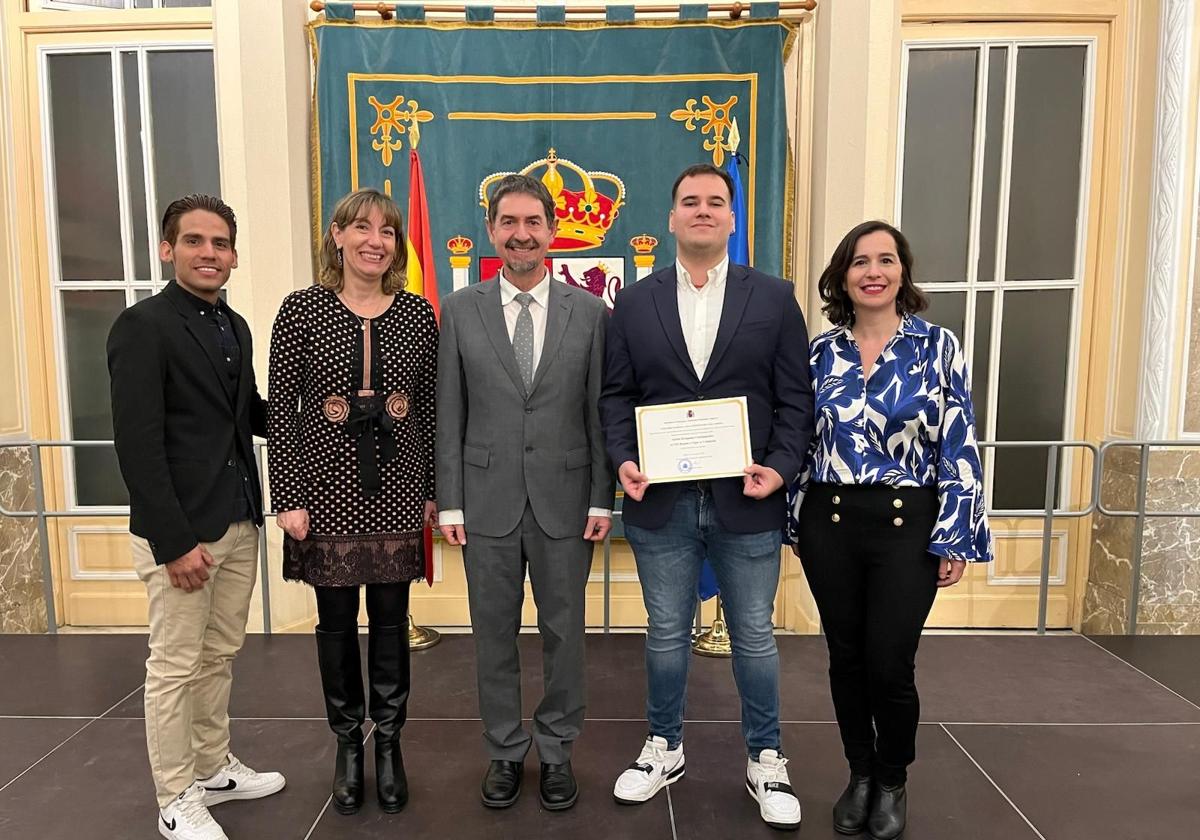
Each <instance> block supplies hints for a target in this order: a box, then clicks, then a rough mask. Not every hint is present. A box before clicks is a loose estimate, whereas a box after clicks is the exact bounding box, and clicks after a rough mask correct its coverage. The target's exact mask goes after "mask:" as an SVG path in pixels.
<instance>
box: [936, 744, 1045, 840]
mask: <svg viewBox="0 0 1200 840" xmlns="http://www.w3.org/2000/svg"><path fill="white" fill-rule="evenodd" d="M938 725H939V726H940V727H941V728H942V731H943V732H945V733H946V734H947V735H948V736H949V737H950V740H951V741H953V742H954V744H955V746H957V747H958V748H959V749H960V750H962V753H963V755H965V756H966V757H967V758H968V759H970V761H971V763H972V764H974V765H975V769H977V770H978V771H979V772H980V773H982V774H983V777H984V778H985V779H987V780H988V781H989V782H991V785H992V787H994V788H995V789H996V792H997V793H999V794H1000V795H1001V796H1003V797H1004V801H1005V802H1007V803H1008V804H1009V805H1011V806H1012V809H1013V810H1014V811H1016V812H1017V816H1018V817H1020V818H1021V819H1022V820H1024V821H1025V824H1026V825H1027V826H1029V828H1030V830H1031V831H1033V833H1034V834H1036V835H1037V836H1038V837H1039V838H1040V840H1046V837H1045V835H1043V834H1042V832H1040V831H1038V829H1037V826H1035V825H1034V824H1033V823H1032V822H1031V821H1030V819H1029V817H1027V816H1025V812H1024V811H1022V810H1021V809H1020V808H1018V807H1017V803H1015V802H1013V801H1012V799H1011V798H1010V797H1009V795H1008V794H1007V793H1005V792H1004V788H1002V787H1000V785H999V784H998V783H997V782H996V780H995V779H993V778H992V777H991V775H990V774H989V773H988V771H986V770H984V769H983V765H981V764H980V763H979V762H978V761H976V760H975V756H973V755H971V753H969V752H968V751H967V748H966V747H964V746H963V745H962V743H961V742H960V741H959V740H958V739H957V738H955V737H954V733H953V732H951V731H950V730H949V729H947V728H946V725H945V724H944V723H941V724H938Z"/></svg>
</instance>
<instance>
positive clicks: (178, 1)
mask: <svg viewBox="0 0 1200 840" xmlns="http://www.w3.org/2000/svg"><path fill="white" fill-rule="evenodd" d="M211 5H212V0H163V2H162V6H163V8H164V9H178V8H182V7H184V6H211Z"/></svg>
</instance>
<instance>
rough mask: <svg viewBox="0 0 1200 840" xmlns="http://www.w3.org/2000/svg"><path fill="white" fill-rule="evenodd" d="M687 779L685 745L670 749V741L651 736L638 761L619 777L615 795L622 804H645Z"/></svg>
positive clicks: (614, 789) (614, 790)
mask: <svg viewBox="0 0 1200 840" xmlns="http://www.w3.org/2000/svg"><path fill="white" fill-rule="evenodd" d="M682 778H683V744H682V743H680V745H679V746H678V747H676V748H675V749H673V750H669V749H667V739H666V738H660V737H658V736H657V735H651V736H650V737H649V738H647V739H646V743H645V744H644V745H643V746H642V752H641V754H640V755H639V756H638V757H637V761H635V762H633V764H631V765H629V769H628V770H626V771H625V772H624V773H622V774H621V775H620V776H618V777H617V783H616V784H615V785H614V786H613V796H614V797H615V798H616V800H617V801H618V802H620V803H621V804H622V805H636V804H637V803H639V802H645V801H646V800H647V799H650V798H651V797H653V796H654V794H656V793H658V792H659V791H660V790H662V789H663V788H665V787H666V786H667V785H669V784H671V783H672V782H677V781H679V780H680V779H682Z"/></svg>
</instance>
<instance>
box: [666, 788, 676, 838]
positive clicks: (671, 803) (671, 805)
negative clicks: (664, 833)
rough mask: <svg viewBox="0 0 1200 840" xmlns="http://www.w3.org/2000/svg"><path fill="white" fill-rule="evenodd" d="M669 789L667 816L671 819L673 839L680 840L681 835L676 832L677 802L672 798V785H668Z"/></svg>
mask: <svg viewBox="0 0 1200 840" xmlns="http://www.w3.org/2000/svg"><path fill="white" fill-rule="evenodd" d="M666 790H667V816H668V817H670V819H671V840H679V835H678V834H677V833H676V832H675V803H674V801H673V800H672V799H671V786H670V785H667V786H666Z"/></svg>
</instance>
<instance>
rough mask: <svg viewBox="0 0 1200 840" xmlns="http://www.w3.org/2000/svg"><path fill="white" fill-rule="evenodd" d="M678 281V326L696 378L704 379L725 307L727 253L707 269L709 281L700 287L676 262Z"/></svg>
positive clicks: (727, 267)
mask: <svg viewBox="0 0 1200 840" xmlns="http://www.w3.org/2000/svg"><path fill="white" fill-rule="evenodd" d="M675 272H676V276H677V277H678V280H677V282H676V284H675V292H676V295H677V297H678V300H679V325H680V326H681V327H683V340H684V342H685V343H686V344H687V349H688V355H689V356H691V358H692V367H693V368H694V369H695V371H696V378H697V379H703V378H704V369H705V368H707V367H708V359H709V357H710V356H712V351H713V345H714V344H715V343H716V341H717V327H719V326H720V325H721V310H722V309H723V308H724V307H725V280H726V278H728V277H729V254H726V255H725V258H724V259H722V260H721V261H720V262H719V263H717V264H716V265H714V266H713V267H712V268H710V269H709V270H708V282H706V283H705V284H704V285H703V286H701V287H700V288H696V286H695V285H694V284H693V283H692V276H691V275H690V274H688V271H687V269H686V268H684V267H683V263H681V262H679V261H678V260H676V261H675Z"/></svg>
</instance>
